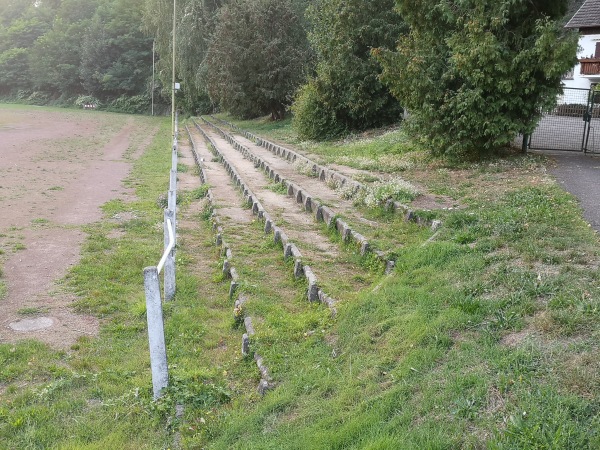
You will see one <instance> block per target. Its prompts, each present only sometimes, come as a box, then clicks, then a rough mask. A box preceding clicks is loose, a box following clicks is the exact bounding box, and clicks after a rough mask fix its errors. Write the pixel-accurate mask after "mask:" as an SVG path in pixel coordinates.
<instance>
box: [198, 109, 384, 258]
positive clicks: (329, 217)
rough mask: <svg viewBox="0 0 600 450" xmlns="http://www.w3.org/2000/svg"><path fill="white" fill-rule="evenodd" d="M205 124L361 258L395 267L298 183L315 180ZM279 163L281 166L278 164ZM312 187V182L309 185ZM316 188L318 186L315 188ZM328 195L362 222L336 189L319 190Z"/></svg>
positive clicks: (335, 212)
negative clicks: (370, 254) (353, 246)
mask: <svg viewBox="0 0 600 450" xmlns="http://www.w3.org/2000/svg"><path fill="white" fill-rule="evenodd" d="M205 123H207V124H209V125H210V126H212V127H213V128H214V129H215V130H216V131H217V132H218V133H219V134H220V135H221V137H222V138H223V139H225V140H226V141H227V142H228V143H229V144H230V145H231V146H232V147H233V148H235V149H236V150H238V151H239V152H240V153H241V154H242V155H243V156H244V157H245V158H246V159H248V160H250V161H252V162H253V163H254V166H255V167H257V168H258V167H259V168H261V169H262V170H263V172H265V174H266V175H267V176H268V177H269V178H271V179H272V180H273V181H275V182H279V183H283V184H284V185H285V186H286V188H287V193H288V195H289V196H290V197H292V198H295V199H296V201H297V202H298V203H300V204H302V205H303V206H304V208H305V209H306V211H307V212H312V213H313V215H314V217H315V219H316V220H317V221H323V222H325V223H326V224H327V226H334V228H335V229H336V230H337V231H338V233H339V234H340V236H341V237H342V239H343V240H344V241H352V242H353V243H354V244H356V245H357V247H358V248H359V249H360V253H361V255H363V256H364V255H366V254H367V253H368V252H370V251H373V252H374V253H375V254H376V255H377V257H378V258H379V259H381V260H382V261H383V262H384V263H385V264H386V265H387V267H388V268H389V267H392V266H393V264H394V262H393V261H389V260H387V258H386V256H385V252H383V251H381V250H378V249H374V248H373V247H372V245H371V244H370V242H369V240H368V239H367V238H366V237H365V236H364V235H363V234H361V233H359V232H358V231H357V230H355V229H354V228H353V227H351V226H350V225H349V224H348V223H347V222H346V221H345V220H343V219H342V218H341V217H338V215H339V212H340V211H339V210H337V208H335V206H334V207H329V206H325V205H323V204H321V202H319V200H316V199H315V196H314V195H313V194H312V193H309V192H308V191H307V190H306V188H305V187H304V185H299V184H297V183H305V184H308V183H310V182H311V181H312V179H310V178H309V177H306V176H301V175H299V174H297V173H296V171H295V170H294V169H293V168H291V167H289V164H288V163H287V162H283V161H277V160H275V161H274V160H273V158H269V157H268V156H267V155H265V154H264V152H261V151H260V150H258V151H257V149H256V146H254V147H253V148H252V150H251V149H250V146H246V145H243V144H241V143H240V142H239V141H238V140H236V139H235V138H234V137H233V136H231V135H230V134H228V133H226V132H225V131H224V130H222V129H221V128H220V127H218V126H216V125H214V124H212V123H210V122H208V121H205ZM278 163H279V164H278ZM310 184H312V183H310ZM312 188H313V189H315V186H312ZM327 190H329V192H327V196H326V198H327V199H328V200H333V201H335V202H336V206H340V205H341V210H342V211H343V213H344V215H349V216H351V217H352V218H353V219H355V220H360V214H358V213H357V211H356V209H355V208H354V207H353V206H352V203H351V202H349V201H343V200H342V199H340V198H339V194H338V193H337V192H335V191H334V190H332V189H330V188H329V187H327V188H326V189H324V188H322V187H321V188H320V190H319V194H320V195H321V196H323V193H324V192H326V191H327Z"/></svg>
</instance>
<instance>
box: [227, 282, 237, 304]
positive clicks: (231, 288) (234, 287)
mask: <svg viewBox="0 0 600 450" xmlns="http://www.w3.org/2000/svg"><path fill="white" fill-rule="evenodd" d="M237 288H238V284H237V283H236V282H235V281H232V282H231V284H230V285H229V300H232V299H233V296H234V295H235V291H236V290H237Z"/></svg>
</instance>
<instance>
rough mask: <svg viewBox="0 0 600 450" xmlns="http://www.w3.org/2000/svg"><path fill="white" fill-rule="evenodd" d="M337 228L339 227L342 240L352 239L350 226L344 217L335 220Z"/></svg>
mask: <svg viewBox="0 0 600 450" xmlns="http://www.w3.org/2000/svg"><path fill="white" fill-rule="evenodd" d="M335 228H336V229H337V231H338V233H340V235H341V236H342V240H343V241H344V242H346V241H348V240H349V239H350V232H351V230H350V227H349V226H348V224H347V223H346V222H344V221H343V220H342V219H337V220H336V221H335Z"/></svg>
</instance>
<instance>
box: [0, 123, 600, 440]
mask: <svg viewBox="0 0 600 450" xmlns="http://www.w3.org/2000/svg"><path fill="white" fill-rule="evenodd" d="M239 124H240V126H242V127H244V128H247V129H250V130H252V131H255V132H256V133H257V134H265V135H270V136H271V137H272V138H273V139H277V140H279V141H284V140H290V141H291V142H292V143H294V144H295V145H298V147H299V148H300V149H302V150H304V151H309V152H310V153H311V154H312V155H316V156H318V157H320V158H322V159H323V161H326V162H330V163H337V164H347V165H349V166H352V167H357V168H361V169H369V170H372V171H373V177H374V178H378V177H383V176H387V174H389V173H392V174H394V175H397V176H401V177H403V178H404V179H406V180H408V181H410V182H412V183H415V184H418V185H419V186H421V188H422V189H423V190H425V191H427V192H429V193H432V194H436V195H440V196H447V197H449V198H450V199H452V201H453V202H455V203H456V205H458V207H456V208H452V209H440V210H438V211H436V212H435V216H436V217H437V218H439V219H441V220H442V221H443V227H442V228H441V229H440V231H439V232H438V233H437V234H435V235H434V236H433V237H432V234H431V233H426V232H424V231H422V230H421V231H420V230H418V229H417V228H416V227H415V226H414V225H407V224H406V223H404V222H403V221H402V220H399V219H398V218H397V217H394V216H393V215H392V214H390V213H388V212H385V211H383V210H380V209H378V208H375V209H370V210H369V209H367V208H364V207H363V208H364V213H365V215H366V216H367V217H373V218H375V217H376V218H377V220H378V221H380V222H381V223H384V224H385V225H384V227H383V228H382V229H381V230H380V232H381V240H380V243H381V244H382V245H386V246H388V250H390V251H392V252H394V253H395V254H396V255H397V261H398V264H397V268H396V270H395V271H394V272H392V273H391V274H390V275H387V276H386V275H384V274H382V273H381V271H380V270H378V269H379V268H378V266H377V265H369V261H365V260H358V259H357V260H356V261H354V263H355V264H357V265H361V264H362V267H363V272H362V273H361V274H357V277H358V278H356V279H353V280H352V281H353V284H354V285H360V286H361V287H360V288H359V289H357V290H356V291H354V292H348V293H347V295H346V296H345V298H344V301H343V302H342V303H341V304H340V306H339V308H338V315H337V317H336V318H335V319H331V318H330V317H329V315H328V312H327V311H326V310H325V309H324V308H323V307H321V306H319V305H317V306H310V305H307V304H306V303H305V301H304V300H303V298H302V294H301V289H300V287H299V286H298V285H297V283H296V282H295V281H294V280H293V279H292V277H291V276H289V273H290V270H289V267H282V265H281V263H280V262H279V261H280V260H279V259H277V258H279V254H278V250H277V249H275V248H274V245H273V244H272V243H271V241H270V240H269V239H268V238H267V237H265V236H264V233H262V230H261V229H260V227H259V225H258V224H255V225H252V226H251V227H249V228H248V229H245V230H244V231H243V233H245V234H247V235H248V236H250V237H251V239H252V240H251V241H249V242H246V241H244V242H240V243H238V244H237V245H238V247H237V248H236V253H235V254H236V255H239V259H238V260H236V267H237V268H238V270H239V271H240V272H241V274H242V276H243V279H244V280H245V283H247V286H246V288H248V289H249V290H250V292H251V293H252V295H253V297H255V298H260V299H264V302H262V303H261V304H260V305H258V304H257V305H250V306H249V307H253V308H262V312H263V313H264V314H265V315H266V316H267V317H268V318H269V319H268V320H267V321H266V323H265V327H264V328H263V329H264V330H265V331H264V332H263V333H262V334H261V335H260V336H259V339H260V342H259V344H260V345H261V348H264V349H266V353H265V354H264V355H263V356H264V357H265V359H266V360H268V361H269V364H270V368H271V370H272V372H273V373H274V375H275V378H276V381H277V386H276V388H275V389H274V390H272V391H270V392H269V393H267V395H266V396H265V397H260V396H259V394H258V393H257V392H256V383H257V381H258V374H257V371H256V366H255V365H254V362H253V361H252V360H250V359H245V358H242V357H240V356H238V355H239V350H238V348H237V347H238V345H239V344H238V341H239V335H240V330H239V329H237V328H236V324H235V321H234V320H233V318H232V314H231V305H230V304H229V303H228V302H227V301H226V298H227V291H228V287H229V285H228V282H227V280H224V279H223V277H222V276H221V271H220V263H222V260H221V259H220V256H219V254H218V252H217V249H216V248H215V247H214V246H213V242H214V235H213V234H212V230H211V226H210V223H209V222H208V221H207V214H206V213H191V212H186V211H191V208H190V204H191V203H193V202H203V200H202V199H199V198H197V197H201V195H195V194H194V193H191V192H190V193H187V194H186V193H184V194H183V196H182V198H185V199H186V201H185V202H183V203H182V217H183V218H185V220H188V221H190V222H192V223H195V224H197V227H195V228H191V229H188V230H186V231H185V232H182V233H183V234H182V236H181V242H180V243H179V244H178V245H179V247H180V248H179V250H178V291H177V294H176V298H175V300H174V301H173V302H171V303H169V304H166V305H165V315H166V335H167V342H168V344H167V345H168V349H169V364H170V369H171V372H170V373H171V384H170V387H169V388H168V389H167V391H166V393H165V396H164V397H163V398H162V399H161V400H160V401H157V402H154V401H152V394H151V382H150V371H149V363H148V351H147V337H146V332H145V321H146V319H145V303H144V294H143V289H142V285H141V282H142V268H143V267H145V266H148V265H151V264H153V263H155V262H154V261H155V260H156V259H157V255H158V254H159V253H160V248H161V245H162V232H161V230H160V227H159V223H160V220H161V216H162V210H161V209H160V207H159V206H158V204H157V199H158V198H159V196H160V195H161V194H162V193H163V191H164V190H165V188H166V186H167V184H168V170H169V166H170V153H169V152H168V151H167V152H165V150H164V149H165V148H167V149H168V148H169V139H170V136H169V135H170V130H169V127H170V124H169V123H168V122H167V121H165V122H164V123H163V124H162V127H161V131H160V133H159V135H158V136H157V138H155V139H154V141H153V142H152V143H151V144H150V145H149V146H148V148H147V149H146V152H145V153H144V155H143V156H142V157H141V158H140V159H138V160H137V162H136V163H135V166H134V167H135V168H134V171H133V173H132V174H131V176H130V178H129V181H128V183H129V185H130V186H131V187H133V188H134V189H135V192H136V199H135V200H134V201H132V202H129V203H125V202H122V201H111V202H109V203H107V204H105V205H104V207H103V211H104V219H103V220H101V221H99V222H97V223H94V224H93V225H90V226H88V227H87V228H86V233H87V236H88V237H87V240H86V243H85V245H84V248H83V258H82V260H81V262H80V263H79V264H78V265H77V266H75V267H74V268H73V269H72V270H71V271H70V273H69V275H68V277H67V279H66V280H65V281H66V284H67V285H68V287H69V289H71V290H73V292H75V293H76V294H77V295H78V298H79V300H78V301H77V302H76V305H75V308H76V309H77V310H79V311H82V312H86V313H91V314H94V315H96V316H98V317H100V318H101V320H102V324H103V325H102V328H101V332H100V335H99V336H98V337H97V338H86V337H84V338H80V339H79V341H78V342H77V343H76V344H75V345H73V346H72V347H71V348H70V349H68V350H66V351H57V350H53V349H51V348H49V347H47V346H45V345H42V344H39V343H37V342H34V341H27V342H22V343H19V344H15V345H13V344H0V448H9V449H13V448H15V449H20V448H24V449H25V448H32V449H33V448H39V449H42V448H60V449H106V448H119V449H121V448H123V449H126V448H130V449H139V448H149V449H161V448H176V447H177V446H180V447H182V448H219V449H232V448H238V449H338V448H339V449H342V448H348V449H354V448H355V449H359V448H360V449H363V448H368V449H483V448H491V449H574V450H575V449H595V448H600V431H599V430H600V415H599V412H600V403H599V396H598V394H599V393H600V352H599V351H598V350H599V348H598V347H599V344H598V342H599V337H600V333H599V331H600V328H599V325H600V305H599V299H600V282H599V281H600V276H599V273H598V267H599V263H600V259H599V256H600V245H599V242H598V237H597V235H596V233H595V232H593V231H592V230H590V228H589V226H588V225H587V224H586V223H585V222H584V221H583V219H582V217H581V211H580V209H579V206H578V204H577V202H576V201H575V199H574V198H573V197H572V196H570V195H569V194H566V193H565V192H564V191H563V190H561V189H560V187H559V186H558V185H557V184H556V182H555V181H554V180H552V179H551V178H550V177H549V176H548V175H547V172H546V170H545V168H546V165H547V164H548V161H547V160H546V159H545V158H543V157H537V156H531V155H526V156H521V155H512V156H507V157H505V158H502V159H493V160H488V161H485V162H481V163H478V164H469V165H461V166H456V165H447V164H445V163H444V162H443V161H439V160H432V159H430V158H429V157H428V156H427V155H425V154H424V153H423V152H422V151H421V150H419V148H418V147H416V146H415V145H413V144H411V143H410V141H409V140H408V139H407V138H406V137H405V136H404V135H403V133H402V131H401V130H386V131H383V132H381V133H372V134H371V135H370V136H363V137H362V138H360V137H356V138H354V139H352V140H347V141H345V142H337V143H326V144H322V145H316V144H311V143H298V142H297V141H295V140H294V137H293V133H292V132H291V131H290V128H289V123H284V124H277V125H275V126H273V125H272V124H270V123H267V122H260V121H255V122H240V123H239ZM381 149H389V150H390V152H391V154H392V155H396V156H397V157H398V161H402V163H400V162H399V163H398V166H397V167H395V168H393V170H391V169H390V170H387V171H386V172H385V173H383V172H380V170H379V169H381V168H382V165H383V166H385V167H386V168H388V169H389V168H390V167H391V164H389V163H385V160H383V162H382V158H385V157H388V156H389V154H388V152H383V151H382V150H381ZM189 171H193V168H190V169H189ZM274 189H276V187H275V188H274ZM115 214H120V215H122V216H128V217H131V218H132V219H131V220H128V221H125V222H122V223H116V222H115V221H113V220H110V218H111V217H114V216H115ZM369 215H370V216H369ZM182 220H183V219H182ZM227 232H228V233H229V234H230V237H231V236H235V235H238V234H242V231H241V230H236V228H235V227H231V228H230V229H229V230H228V231H227ZM430 238H431V239H430ZM275 255H277V257H276V256H275ZM347 257H348V259H349V260H350V259H352V258H353V255H352V254H351V252H349V253H348V256H347ZM286 274H288V275H286ZM286 276H287V278H286ZM0 291H1V289H0ZM283 295H289V296H291V297H292V298H293V297H294V296H296V301H295V303H293V305H292V306H293V307H289V308H284V307H283V306H282V304H281V302H280V301H279V300H280V298H281V296H283ZM0 301H1V300H0ZM32 313H35V312H32ZM176 403H178V404H182V405H184V407H185V410H184V415H183V417H181V418H176V417H175V404H176Z"/></svg>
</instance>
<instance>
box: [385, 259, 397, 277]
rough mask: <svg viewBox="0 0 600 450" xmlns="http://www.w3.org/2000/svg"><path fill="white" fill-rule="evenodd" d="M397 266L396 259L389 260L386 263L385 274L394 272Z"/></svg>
mask: <svg viewBox="0 0 600 450" xmlns="http://www.w3.org/2000/svg"><path fill="white" fill-rule="evenodd" d="M395 267H396V262H395V261H392V260H390V261H388V262H387V263H386V265H385V274H386V275H388V274H390V273H392V270H394V268H395Z"/></svg>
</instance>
